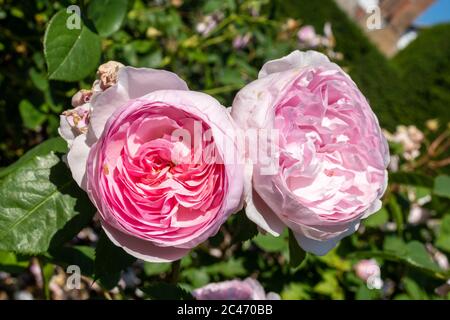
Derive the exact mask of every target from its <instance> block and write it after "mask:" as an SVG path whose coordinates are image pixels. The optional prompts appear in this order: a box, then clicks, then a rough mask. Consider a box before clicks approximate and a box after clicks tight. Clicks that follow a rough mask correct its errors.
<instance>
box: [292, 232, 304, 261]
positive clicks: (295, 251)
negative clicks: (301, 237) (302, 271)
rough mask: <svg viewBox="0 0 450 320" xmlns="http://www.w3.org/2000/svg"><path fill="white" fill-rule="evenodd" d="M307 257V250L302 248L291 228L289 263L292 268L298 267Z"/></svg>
mask: <svg viewBox="0 0 450 320" xmlns="http://www.w3.org/2000/svg"><path fill="white" fill-rule="evenodd" d="M305 258H306V252H305V251H304V250H303V249H302V248H300V246H299V245H298V243H297V240H296V239H295V236H294V233H293V232H292V230H290V229H289V264H290V265H291V267H292V268H298V267H300V265H301V264H302V262H303V261H304V260H305Z"/></svg>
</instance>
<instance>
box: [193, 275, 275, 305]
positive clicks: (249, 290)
mask: <svg viewBox="0 0 450 320" xmlns="http://www.w3.org/2000/svg"><path fill="white" fill-rule="evenodd" d="M192 295H193V296H194V297H195V299H197V300H280V296H279V295H278V294H276V293H273V292H269V293H267V294H266V292H265V291H264V288H263V287H262V286H261V284H260V283H259V282H258V281H257V280H255V279H252V278H247V279H245V280H230V281H224V282H218V283H210V284H208V285H206V286H204V287H202V288H198V289H195V290H194V291H193V292H192Z"/></svg>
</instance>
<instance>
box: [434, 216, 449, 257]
mask: <svg viewBox="0 0 450 320" xmlns="http://www.w3.org/2000/svg"><path fill="white" fill-rule="evenodd" d="M436 246H437V247H438V248H439V249H442V250H444V251H447V252H448V253H450V213H447V214H446V215H445V216H444V218H443V219H442V221H441V226H440V228H439V234H438V236H437V238H436Z"/></svg>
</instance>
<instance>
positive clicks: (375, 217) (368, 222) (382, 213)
mask: <svg viewBox="0 0 450 320" xmlns="http://www.w3.org/2000/svg"><path fill="white" fill-rule="evenodd" d="M388 221H389V213H388V211H387V210H386V208H381V209H380V210H379V211H378V212H376V213H374V214H372V215H371V216H369V217H368V218H367V219H365V220H364V225H365V226H366V227H368V228H378V227H381V226H382V225H384V224H385V223H386V222H388Z"/></svg>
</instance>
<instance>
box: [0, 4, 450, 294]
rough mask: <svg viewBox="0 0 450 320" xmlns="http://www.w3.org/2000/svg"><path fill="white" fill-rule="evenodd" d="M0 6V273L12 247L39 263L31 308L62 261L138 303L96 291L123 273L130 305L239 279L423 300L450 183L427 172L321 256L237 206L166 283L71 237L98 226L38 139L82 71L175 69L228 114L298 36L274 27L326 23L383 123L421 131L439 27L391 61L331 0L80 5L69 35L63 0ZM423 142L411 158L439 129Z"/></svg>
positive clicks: (396, 183) (398, 183) (85, 80)
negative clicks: (211, 17)
mask: <svg viewBox="0 0 450 320" xmlns="http://www.w3.org/2000/svg"><path fill="white" fill-rule="evenodd" d="M0 2H1V3H2V8H1V9H0V19H1V23H2V25H1V27H0V28H1V32H0V91H1V92H2V95H1V96H0V122H1V123H2V127H1V128H0V165H1V166H4V168H0V250H1V251H0V270H1V271H6V272H10V273H13V274H19V273H23V272H26V269H27V268H28V265H29V261H30V256H29V255H25V253H26V254H33V255H39V261H41V262H42V266H43V270H42V271H43V273H44V274H45V275H46V276H45V279H44V280H45V281H44V282H45V283H44V291H45V292H46V294H45V295H43V296H42V297H41V298H45V297H46V296H47V297H48V294H49V292H48V291H49V290H48V280H49V278H50V275H51V273H52V272H53V271H54V268H55V266H60V267H63V268H65V267H67V266H69V265H78V266H80V269H81V272H82V273H83V275H84V276H86V277H89V279H91V280H92V281H93V279H95V280H98V282H97V283H98V284H100V286H101V287H102V288H103V291H104V293H105V297H107V298H108V296H110V295H112V296H113V298H117V299H127V298H133V297H136V296H135V292H134V290H129V288H121V289H120V290H119V291H120V293H118V294H117V293H114V294H113V293H112V291H110V292H108V290H109V289H111V288H113V287H115V286H116V285H117V283H118V281H119V279H120V277H121V276H122V277H124V274H125V273H124V272H123V271H124V270H127V271H129V270H133V271H134V272H135V274H136V276H137V277H138V278H139V281H140V283H141V285H140V286H139V289H142V291H143V292H144V294H145V295H144V298H151V299H164V298H180V299H192V296H191V295H190V293H189V291H190V290H191V289H194V288H197V287H200V286H203V285H205V284H206V283H209V282H217V281H224V280H230V279H234V278H240V279H244V278H246V277H249V276H252V277H257V279H258V280H259V281H260V282H261V283H262V285H263V286H264V288H265V289H266V291H274V292H277V293H280V294H281V296H282V298H284V299H344V298H345V299H353V298H355V299H435V298H437V296H436V294H435V288H436V287H438V286H439V285H441V284H442V283H444V282H445V281H446V280H447V279H448V278H449V274H448V271H445V270H441V269H440V267H439V266H438V265H437V264H436V261H434V259H433V257H432V255H433V254H432V250H430V246H431V245H433V246H434V247H436V248H437V249H439V250H442V251H443V253H444V254H445V255H446V257H447V258H448V257H449V254H450V219H449V214H448V212H450V200H449V190H450V188H449V183H448V176H444V175H441V176H439V177H438V178H436V179H435V178H434V177H435V176H436V175H437V173H436V172H437V171H436V170H434V169H430V168H427V167H426V166H424V167H420V166H419V167H413V168H414V169H411V168H409V169H408V168H407V166H402V165H401V166H400V170H399V171H398V172H395V173H393V172H390V174H389V187H388V190H387V193H386V196H385V198H384V199H383V208H382V209H381V210H380V211H379V212H378V213H376V214H373V215H372V216H370V217H369V218H368V219H366V220H364V221H363V226H364V227H365V228H364V227H362V228H360V230H359V231H358V232H357V233H355V234H354V235H352V236H350V237H347V238H345V239H343V240H342V241H341V242H340V245H339V246H338V248H337V249H335V250H332V251H331V252H329V253H328V254H327V255H325V256H323V257H317V256H314V255H310V254H308V255H306V254H305V252H304V251H303V250H301V249H300V248H299V247H298V245H297V243H296V241H295V240H294V239H293V237H292V233H290V232H289V231H288V230H285V232H284V233H283V234H282V235H281V236H280V237H274V236H271V235H268V234H265V235H263V234H261V233H258V230H257V228H256V226H255V224H253V223H252V222H251V221H250V220H249V219H247V217H246V216H245V214H244V213H243V212H240V213H238V214H236V215H233V216H232V217H231V218H230V219H229V221H228V222H227V223H226V224H225V225H224V226H223V227H222V229H221V230H220V231H219V233H218V234H217V235H216V236H215V237H214V238H212V239H209V240H208V241H207V242H205V243H204V244H202V245H200V246H199V247H198V248H196V249H195V250H192V252H191V254H190V255H188V256H186V257H185V258H183V259H182V260H181V266H180V268H181V270H180V272H179V274H178V280H177V279H176V278H177V273H176V272H174V270H173V268H171V264H170V263H162V264H154V263H147V262H146V263H142V262H137V263H134V261H135V259H134V258H132V257H130V256H129V255H127V254H126V253H125V252H124V251H123V250H122V249H121V248H118V247H116V246H114V245H113V244H112V243H111V242H110V241H109V239H108V238H107V237H106V236H105V235H104V234H103V233H102V234H101V236H100V239H99V240H98V242H96V241H95V240H89V241H87V240H85V239H81V238H80V237H75V235H76V234H77V233H78V232H79V231H80V230H81V229H82V228H84V227H87V226H89V228H92V229H93V230H94V231H93V232H94V233H95V234H98V233H99V232H100V226H98V225H97V222H95V221H92V215H93V213H94V208H93V207H92V206H91V205H90V201H89V199H88V198H87V196H86V194H85V193H84V192H83V191H81V190H80V189H79V188H78V187H77V186H76V184H75V183H74V182H73V180H72V178H71V175H70V172H69V171H68V169H67V168H66V167H65V165H64V164H63V163H62V162H61V160H60V159H59V156H57V155H56V154H60V153H65V152H66V151H67V145H66V143H65V142H64V141H63V140H62V139H61V138H51V137H54V136H56V135H57V131H56V129H57V127H58V124H59V114H60V113H61V112H62V111H63V110H64V109H67V108H69V107H70V97H71V96H72V95H73V94H74V93H75V92H76V90H78V88H80V87H81V88H88V87H90V84H91V83H92V81H93V80H94V73H95V72H94V71H95V68H96V67H97V66H98V64H99V63H101V62H105V61H108V60H116V61H120V62H122V63H124V64H127V65H132V66H135V67H151V68H163V69H167V70H171V71H174V72H176V73H177V74H179V75H180V77H182V78H183V79H185V80H186V81H187V82H188V84H189V87H190V88H191V89H193V90H201V91H204V92H206V93H208V94H211V95H213V96H214V97H216V98H217V99H219V100H220V101H221V102H222V103H223V104H224V105H230V104H231V102H232V100H233V97H234V95H235V93H236V92H237V90H239V89H240V87H242V85H244V84H245V83H248V82H250V81H252V80H253V79H255V78H256V77H257V74H258V70H259V68H260V67H261V65H262V64H263V63H264V62H265V61H267V60H269V59H273V58H279V57H280V56H283V55H285V54H287V53H289V52H291V51H292V50H295V49H297V48H298V42H297V38H296V32H297V30H289V31H283V30H284V29H283V28H284V25H285V23H286V21H287V19H288V18H294V19H296V20H297V21H298V22H300V23H302V24H312V25H313V26H314V27H315V28H316V30H318V31H320V30H321V29H322V28H323V26H324V24H325V23H326V22H331V24H332V28H333V32H334V34H335V36H336V41H337V47H336V50H337V51H339V52H342V53H343V55H344V60H343V61H340V62H338V63H339V64H341V65H342V66H343V67H344V68H345V70H348V72H349V73H350V74H351V76H352V78H353V79H354V80H355V82H356V83H357V84H358V86H359V87H360V88H361V90H362V91H363V93H364V94H365V95H366V96H367V98H368V100H369V102H370V104H371V106H372V108H373V109H374V111H375V113H376V114H377V116H378V118H379V119H380V122H381V124H382V126H383V127H386V128H387V129H390V130H392V129H393V128H395V126H397V125H398V124H410V123H416V124H417V125H422V124H423V123H424V120H427V119H428V118H431V117H436V118H439V120H440V121H442V124H443V125H445V121H448V112H446V110H447V109H446V108H447V106H448V100H449V99H448V98H449V97H448V88H449V86H448V84H449V83H450V82H449V81H448V80H449V79H448V74H450V73H449V72H447V70H448V67H449V64H448V61H449V60H448V57H449V56H450V55H449V54H448V41H447V42H446V41H443V40H442V39H446V38H448V26H438V27H435V28H430V29H429V30H424V31H423V32H422V33H421V35H420V36H419V38H418V39H417V40H416V41H415V42H414V43H413V44H411V45H410V46H409V47H408V48H407V49H405V50H404V51H402V52H401V53H400V54H399V55H398V56H397V57H395V58H394V60H393V61H389V60H387V59H386V58H385V57H384V56H382V55H381V54H380V53H379V52H378V50H377V49H376V48H375V47H374V46H373V45H372V44H371V43H370V42H369V41H368V39H367V38H366V37H365V35H364V34H363V32H362V31H361V30H360V29H359V28H358V27H357V26H356V25H355V24H354V23H352V22H351V21H350V20H349V18H347V16H346V15H345V14H344V13H343V12H342V11H340V10H339V9H338V8H337V7H336V5H335V3H334V1H332V0H323V1H281V0H274V1H269V0H264V1H253V0H239V1H234V0H226V1H221V0H219V1H216V0H214V1H191V0H185V1H183V5H182V6H181V7H176V6H175V5H173V4H172V3H171V2H170V1H165V2H158V3H157V2H156V1H148V2H147V1H142V0H135V1H125V0H124V1H122V0H120V1H112V0H110V1H108V0H90V1H87V2H86V3H85V5H84V6H81V9H82V18H81V20H80V22H81V29H74V30H69V29H68V28H67V27H66V22H67V18H69V14H67V13H66V7H67V6H68V5H69V3H72V2H70V1H69V2H67V1H47V0H37V1H33V2H26V3H25V2H17V1H13V0H3V1H0ZM250 12H252V13H254V12H257V14H254V15H252V14H250ZM206 14H218V15H221V14H223V17H221V19H220V21H218V22H217V26H216V27H215V28H213V30H212V31H211V32H210V33H208V34H201V33H199V32H198V31H196V28H197V25H198V23H199V22H200V21H202V18H203V17H204V15H206ZM72 18H74V16H72ZM45 30H47V31H46V32H45ZM247 33H248V34H250V35H251V40H250V42H249V44H248V45H247V46H246V47H245V48H241V49H235V48H233V45H232V42H233V39H234V38H235V37H236V36H238V35H244V34H247ZM42 40H44V42H43V43H42ZM43 49H44V53H45V54H43V53H42V51H43ZM55 80H62V81H55ZM68 81H78V83H68ZM418 83H419V84H420V85H417V84H418ZM411 108H414V109H413V110H414V112H410V111H411ZM446 119H447V120H446ZM426 134H427V136H426V138H425V142H424V148H428V147H429V145H430V143H431V141H432V140H433V139H435V135H436V134H437V133H432V132H426ZM35 145H37V146H36V147H35V148H32V147H33V146H35ZM27 150H30V151H28V152H26V153H24V152H25V151H27ZM391 151H392V154H401V153H402V152H403V147H402V146H401V145H400V144H398V145H391ZM18 158H19V160H18V161H16V162H14V163H13V164H11V163H12V162H13V161H14V160H16V159H18ZM442 158H444V157H442ZM433 160H435V159H433ZM439 160H440V158H439ZM426 162H427V161H426ZM428 162H429V161H428ZM10 164H11V165H10ZM8 165H9V166H8ZM408 165H411V163H409V164H408ZM432 191H433V192H432ZM411 193H413V194H414V195H415V196H414V197H410V194H411ZM426 196H431V199H432V200H431V201H430V202H428V203H426V204H423V207H424V209H426V210H427V211H429V214H430V216H431V219H430V220H429V222H430V226H429V225H428V223H427V224H425V223H418V224H415V223H411V222H409V219H408V213H409V210H410V209H411V207H412V206H413V205H417V199H420V198H423V197H426ZM421 206H422V205H421ZM436 221H437V222H438V224H437V225H436V224H435V226H436V227H434V226H431V225H432V223H431V222H433V223H435V222H436ZM425 244H427V246H425ZM362 258H376V259H377V261H378V262H379V263H380V265H381V270H382V278H383V280H386V282H388V281H392V282H394V283H395V285H394V286H393V288H392V289H389V288H388V287H386V288H383V290H371V289H369V288H368V287H367V285H366V283H364V282H363V281H362V280H361V279H359V278H357V276H356V275H355V273H354V271H353V270H352V266H353V265H354V264H355V263H357V262H358V260H359V259H362ZM130 266H131V267H130ZM299 266H300V267H299ZM57 269H58V268H57ZM168 281H170V282H171V283H173V282H175V281H177V283H178V284H167V283H165V282H168ZM0 282H1V280H0ZM88 284H89V286H91V285H92V282H90V283H89V282H88ZM388 289H389V290H388ZM1 290H2V289H1V285H0V291H1Z"/></svg>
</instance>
